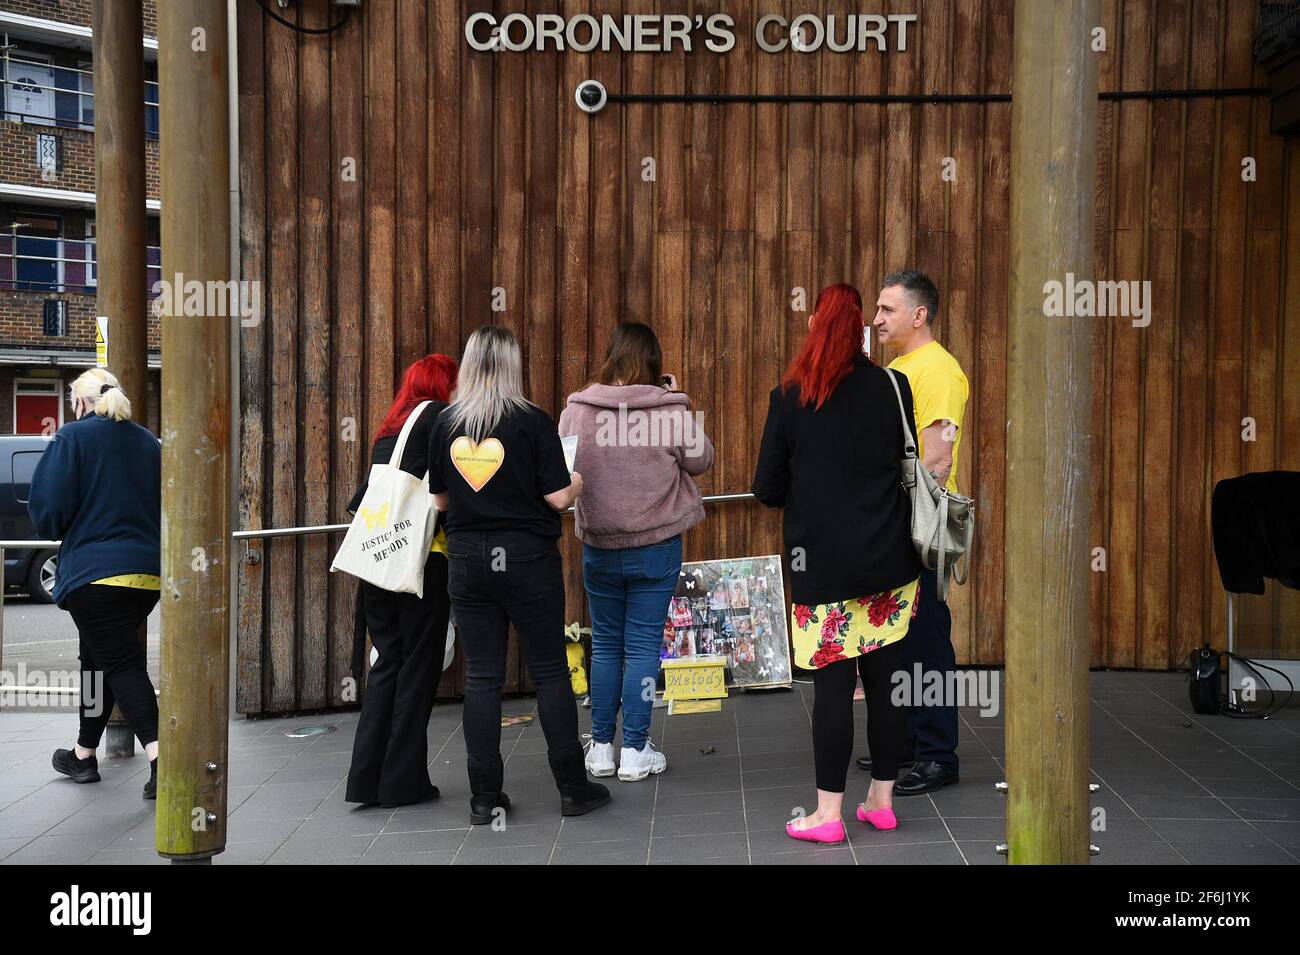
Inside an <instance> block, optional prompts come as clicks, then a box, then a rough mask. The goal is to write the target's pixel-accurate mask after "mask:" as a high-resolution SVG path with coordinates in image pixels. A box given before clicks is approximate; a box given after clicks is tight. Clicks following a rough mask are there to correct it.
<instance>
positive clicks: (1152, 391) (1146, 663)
mask: <svg viewBox="0 0 1300 955" xmlns="http://www.w3.org/2000/svg"><path fill="white" fill-rule="evenodd" d="M1189 23H1190V18H1189V14H1188V10H1187V4H1186V0H1161V2H1160V4H1159V5H1158V7H1157V11H1156V26H1155V32H1156V38H1157V42H1156V60H1155V78H1156V84H1157V86H1160V87H1164V88H1178V87H1184V86H1186V83H1187V41H1188V26H1189ZM1184 110H1185V105H1184V104H1183V103H1178V102H1172V101H1167V102H1157V103H1156V104H1155V105H1154V107H1153V116H1152V123H1153V126H1152V134H1151V135H1152V144H1151V153H1152V164H1151V165H1152V171H1151V204H1150V214H1149V219H1148V222H1149V230H1150V232H1149V236H1148V253H1147V263H1148V265H1147V268H1148V272H1147V274H1146V276H1145V277H1146V278H1148V279H1149V280H1150V282H1151V285H1150V289H1151V294H1150V298H1149V301H1148V302H1147V303H1146V304H1147V307H1148V308H1149V309H1150V316H1149V317H1150V319H1151V324H1150V325H1149V326H1147V327H1145V328H1143V329H1142V333H1143V335H1142V339H1143V342H1142V344H1143V364H1142V389H1143V397H1142V404H1143V416H1142V434H1141V440H1142V457H1143V460H1144V461H1145V462H1147V465H1148V466H1146V467H1144V468H1143V469H1142V472H1141V474H1142V479H1141V493H1142V503H1141V508H1142V536H1141V551H1142V552H1141V557H1140V565H1141V568H1142V576H1141V581H1140V586H1141V597H1140V600H1139V606H1140V607H1141V618H1140V621H1139V625H1138V631H1137V654H1136V656H1137V662H1138V665H1139V666H1141V667H1143V668H1146V669H1165V668H1166V667H1167V666H1168V663H1169V654H1170V646H1169V644H1170V629H1169V627H1170V622H1171V620H1172V618H1173V603H1174V600H1175V599H1176V594H1175V592H1174V589H1173V587H1172V579H1171V574H1172V566H1173V554H1172V552H1171V545H1172V533H1171V526H1170V525H1171V523H1172V519H1173V495H1171V494H1170V493H1169V479H1168V477H1167V476H1166V474H1165V473H1163V472H1164V468H1161V467H1159V466H1158V462H1168V463H1172V462H1173V461H1174V460H1175V457H1174V447H1175V444H1174V400H1175V398H1174V385H1175V371H1174V354H1175V352H1174V339H1175V334H1176V329H1177V323H1178V316H1179V315H1180V314H1181V313H1180V311H1179V307H1178V305H1179V303H1178V284H1177V275H1176V271H1177V264H1178V227H1179V205H1180V197H1181V196H1182V172H1183V163H1182V136H1183V114H1184ZM1118 321H1121V322H1123V321H1125V319H1123V318H1121V319H1118Z"/></svg>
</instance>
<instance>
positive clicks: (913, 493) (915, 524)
mask: <svg viewBox="0 0 1300 955" xmlns="http://www.w3.org/2000/svg"><path fill="white" fill-rule="evenodd" d="M885 374H886V375H888V376H889V383H890V384H891V385H893V386H894V395H895V396H896V397H897V398H898V415H899V417H900V418H901V419H902V422H903V488H904V489H905V490H906V491H907V496H908V498H910V499H911V501H912V543H913V544H914V545H915V546H916V552H917V553H918V554H919V555H920V557H921V563H922V564H924V565H925V566H926V567H927V568H929V569H930V570H933V571H934V572H935V574H936V576H937V577H938V581H939V599H940V600H942V601H944V602H947V599H948V578H949V576H951V577H952V578H953V579H955V580H956V581H957V583H959V584H964V583H966V578H967V577H968V576H969V575H970V549H971V543H972V541H973V540H974V537H975V502H974V501H972V500H971V499H970V498H969V497H965V496H963V495H961V494H954V493H953V492H952V491H949V490H948V489H947V488H945V487H940V486H939V484H938V483H937V482H936V481H935V479H934V475H932V474H931V473H930V472H929V471H927V470H926V469H925V465H923V464H922V463H921V459H920V457H918V456H917V453H916V444H915V443H914V442H913V441H912V424H911V422H910V421H908V420H907V410H906V409H905V408H904V407H903V393H902V392H901V391H899V390H898V382H897V381H896V380H895V379H894V374H895V373H894V372H892V371H890V370H889V369H885ZM963 555H965V556H966V562H965V564H964V565H963V566H962V569H961V570H958V568H957V562H958V561H959V560H961V558H962V556H963Z"/></svg>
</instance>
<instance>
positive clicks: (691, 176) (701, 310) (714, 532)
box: [665, 0, 744, 560]
mask: <svg viewBox="0 0 1300 955" xmlns="http://www.w3.org/2000/svg"><path fill="white" fill-rule="evenodd" d="M694 12H695V13H696V14H697V15H700V16H704V17H708V16H710V15H711V14H713V13H716V12H717V4H716V3H715V2H709V0H706V2H703V3H696V4H695V7H694ZM719 61H720V58H719V57H718V56H716V55H704V54H701V53H699V52H696V53H694V54H693V55H692V56H690V57H687V58H685V61H684V64H683V65H684V67H685V70H686V90H687V92H691V93H716V92H718V89H719V83H720V79H721V72H720V71H721V63H720V62H719ZM721 112H722V110H721V108H720V107H718V106H714V105H712V104H697V105H692V106H689V107H687V109H686V114H685V116H684V117H683V121H684V123H685V124H686V125H685V126H684V127H683V129H682V135H683V137H684V138H685V139H686V140H687V143H688V148H687V149H686V156H685V161H686V168H685V170H684V172H685V174H686V177H687V178H686V181H687V182H689V183H690V188H689V189H686V190H683V192H684V196H683V199H684V202H685V207H686V208H685V213H686V224H687V226H688V229H689V237H690V246H689V250H688V254H689V256H690V260H689V267H688V269H687V272H688V276H689V288H688V289H687V295H688V298H687V304H686V308H685V310H684V317H685V321H684V322H683V324H682V345H681V355H682V358H681V360H682V365H681V366H680V368H679V369H672V368H669V366H668V365H666V364H665V370H666V371H672V372H673V373H674V374H677V375H678V378H679V381H680V383H681V385H682V387H683V388H684V389H685V390H686V392H687V393H688V394H690V395H691V396H692V398H693V403H692V410H693V411H697V412H699V413H700V414H702V415H703V416H704V427H705V430H706V432H707V433H708V434H710V435H712V436H713V438H714V440H715V441H718V439H719V430H718V429H719V423H720V418H721V415H720V408H719V405H720V400H719V399H720V398H721V392H720V391H719V389H718V382H719V380H720V379H721V376H722V371H721V369H722V367H724V366H725V365H727V363H728V362H729V361H731V360H732V358H733V357H734V355H735V352H736V350H737V349H739V348H743V347H744V345H743V342H741V341H737V340H735V339H733V338H731V337H729V336H726V335H723V336H719V335H718V315H719V314H720V310H721V304H720V302H719V300H718V293H719V271H718V255H719V241H720V239H719V216H720V208H719V206H720V203H721V202H722V201H723V198H722V195H721V191H722V182H721V181H720V175H721V174H720V162H721V156H720V153H719V142H718V140H719V128H720V116H721ZM728 198H730V197H729V196H728ZM732 453H734V451H733V449H732V448H730V447H728V446H727V444H726V443H725V442H721V441H718V443H717V444H716V457H715V460H714V463H713V467H712V468H710V469H709V470H708V471H706V472H705V473H704V474H703V475H701V476H700V477H698V478H696V479H695V480H696V483H697V484H698V485H699V486H700V489H701V490H702V491H703V492H704V493H705V494H712V493H714V492H715V491H718V490H722V487H721V486H720V485H719V483H718V475H719V474H720V473H721V472H722V470H724V468H725V466H726V465H725V460H726V459H727V457H728V456H729V455H730V454H732ZM683 543H684V544H685V549H686V552H685V559H687V560H697V559H701V558H704V559H709V558H715V557H721V556H723V555H724V554H726V553H728V551H727V546H728V545H727V541H726V536H725V534H723V513H722V509H720V508H717V507H712V506H710V507H709V508H708V516H707V518H706V519H705V520H704V521H702V522H701V523H700V524H697V525H696V526H695V527H693V528H691V530H690V531H688V532H687V534H686V537H685V540H684V542H683Z"/></svg>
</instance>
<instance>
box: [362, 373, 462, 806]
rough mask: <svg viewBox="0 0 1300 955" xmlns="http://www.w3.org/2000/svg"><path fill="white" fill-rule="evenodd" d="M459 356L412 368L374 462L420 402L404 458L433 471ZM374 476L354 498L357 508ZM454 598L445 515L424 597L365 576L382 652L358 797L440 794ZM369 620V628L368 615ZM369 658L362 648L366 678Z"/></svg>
mask: <svg viewBox="0 0 1300 955" xmlns="http://www.w3.org/2000/svg"><path fill="white" fill-rule="evenodd" d="M456 375H457V367H456V362H455V361H453V360H452V359H451V358H448V357H447V356H446V355H427V356H425V357H424V358H421V359H420V360H419V361H417V362H415V363H414V364H413V365H411V367H410V368H408V369H406V374H405V375H403V376H402V387H401V388H400V389H398V392H397V397H395V398H394V399H393V404H392V407H390V408H389V409H388V414H387V415H386V416H385V417H384V420H383V422H382V423H381V424H380V426H379V432H378V434H377V436H376V439H375V447H374V450H373V451H372V452H371V455H370V461H371V464H372V465H375V464H387V463H388V462H389V459H390V458H391V457H392V454H393V448H394V446H395V445H396V444H397V436H398V434H400V433H401V430H402V426H403V425H404V424H406V419H407V418H409V417H410V416H411V414H412V413H413V412H414V411H415V410H416V409H417V408H419V407H420V405H421V403H422V402H426V401H427V402H429V403H428V404H427V405H425V406H424V409H423V410H422V411H420V416H419V417H418V418H417V419H416V420H415V423H414V424H412V426H411V433H410V436H409V437H408V438H407V441H406V449H405V450H404V451H403V453H402V460H401V461H400V462H399V466H400V467H401V469H402V470H403V471H408V472H410V473H411V474H414V475H416V476H418V477H424V475H425V472H427V471H428V470H429V435H430V433H431V432H432V430H433V423H434V421H436V420H437V418H438V415H439V413H440V412H441V411H442V409H443V408H445V407H447V405H448V403H450V401H451V396H452V392H453V391H454V390H455V388H456ZM365 493H366V485H365V484H362V486H361V488H360V490H358V491H357V493H356V495H355V496H354V497H353V498H352V500H351V502H350V503H349V504H348V510H349V511H352V512H354V513H355V512H356V510H357V508H358V507H360V506H361V499H362V498H363V497H364V496H365ZM450 607H451V603H450V600H449V599H448V597H447V535H446V533H445V532H444V531H443V529H442V518H441V515H439V517H438V524H437V526H436V528H435V530H434V536H433V546H432V548H431V550H430V553H429V559H428V560H427V561H426V562H425V565H424V596H423V597H417V596H415V595H414V594H398V593H392V592H391V591H387V590H384V589H382V588H380V587H376V586H374V585H373V584H369V583H366V582H365V581H362V583H361V585H360V589H359V591H358V594H357V623H358V627H357V635H358V636H359V638H360V646H361V648H362V651H363V652H364V648H365V630H369V631H370V641H371V643H372V644H373V645H374V648H375V651H376V652H377V653H378V654H379V658H378V659H377V660H376V661H375V665H374V666H373V667H371V668H370V677H369V679H368V680H367V681H366V692H365V697H364V698H363V700H362V703H361V716H360V718H359V720H358V721H357V733H356V739H355V740H354V741H353V744H352V766H351V768H350V769H349V770H348V785H347V792H346V796H345V798H346V799H347V801H348V802H359V803H364V804H374V803H381V804H382V805H383V806H384V807H386V808H392V807H395V806H403V805H408V804H410V803H416V802H424V801H426V800H429V799H436V798H437V797H438V787H437V786H435V785H433V783H431V782H430V781H429V768H428V764H429V743H428V737H427V733H428V726H429V716H430V714H431V713H432V712H433V699H434V696H435V695H436V694H437V692H438V680H439V678H440V677H441V676H442V658H443V655H444V647H445V642H444V638H445V635H446V633H447V620H448V616H449V614H450V612H451V611H450ZM363 622H364V629H363V628H362V623H363ZM360 670H361V660H360V658H359V655H358V654H357V653H355V652H354V654H353V675H354V676H355V677H356V678H357V679H358V680H359V679H360Z"/></svg>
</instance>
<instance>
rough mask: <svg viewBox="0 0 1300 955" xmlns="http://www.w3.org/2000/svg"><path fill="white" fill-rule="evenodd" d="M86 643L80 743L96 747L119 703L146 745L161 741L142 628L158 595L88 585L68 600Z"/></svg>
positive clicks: (82, 666) (156, 700)
mask: <svg viewBox="0 0 1300 955" xmlns="http://www.w3.org/2000/svg"><path fill="white" fill-rule="evenodd" d="M64 604H65V605H66V606H67V608H68V612H69V613H71V614H72V621H73V623H75V624H76V625H77V635H78V637H79V638H80V644H81V702H80V710H81V731H80V732H79V733H78V734H77V743H78V745H80V746H84V747H86V749H95V748H96V747H98V746H99V741H100V739H101V738H102V737H103V735H104V727H105V726H107V725H108V718H109V716H110V715H112V712H113V706H114V704H116V705H117V706H118V707H119V708H120V709H121V710H122V715H123V716H125V717H126V721H127V722H128V723H129V724H130V725H131V729H132V730H133V731H134V732H135V735H136V738H137V739H139V740H140V744H141V745H142V746H148V745H149V744H150V743H153V742H157V740H158V697H157V696H155V695H154V691H153V683H152V682H151V681H150V679H149V668H148V665H147V663H146V659H147V658H146V657H145V647H144V642H143V641H141V639H140V624H142V623H144V621H145V620H146V619H148V617H149V614H150V613H151V612H152V611H153V608H154V607H155V606H157V604H158V591H156V590H141V589H140V588H138V587H113V586H110V585H108V584H83V585H82V586H80V587H78V588H77V589H76V590H74V591H72V593H70V594H68V596H67V598H66V599H65V600H64Z"/></svg>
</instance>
